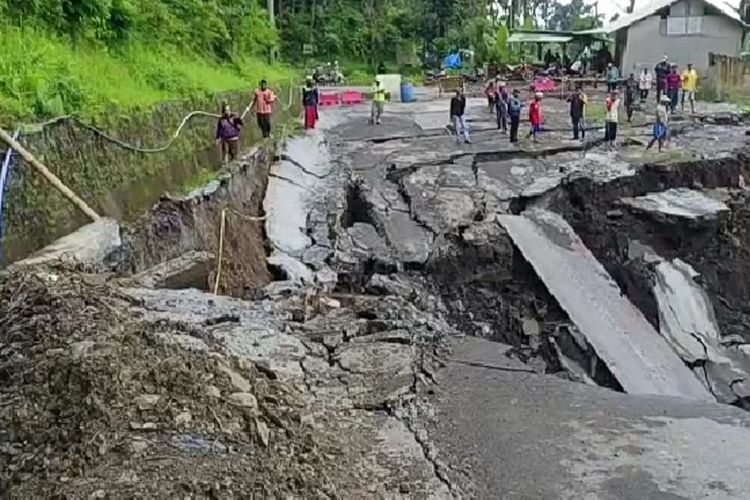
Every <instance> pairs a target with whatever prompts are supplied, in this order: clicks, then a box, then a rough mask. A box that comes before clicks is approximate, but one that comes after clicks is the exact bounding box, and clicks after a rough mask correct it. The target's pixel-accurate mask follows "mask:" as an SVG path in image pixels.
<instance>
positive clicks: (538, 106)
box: [529, 92, 544, 142]
mask: <svg viewBox="0 0 750 500" xmlns="http://www.w3.org/2000/svg"><path fill="white" fill-rule="evenodd" d="M543 97H544V94H542V93H541V92H537V93H536V94H534V100H533V101H531V104H529V121H530V122H531V132H529V136H531V137H533V138H534V142H537V141H538V140H539V139H538V136H539V134H541V133H542V124H543V123H544V115H543V113H542V98H543Z"/></svg>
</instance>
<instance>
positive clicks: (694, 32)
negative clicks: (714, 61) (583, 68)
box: [602, 0, 748, 74]
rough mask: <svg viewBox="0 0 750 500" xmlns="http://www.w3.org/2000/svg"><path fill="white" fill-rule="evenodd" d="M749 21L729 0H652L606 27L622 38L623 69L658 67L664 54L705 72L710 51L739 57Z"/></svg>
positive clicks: (618, 56)
mask: <svg viewBox="0 0 750 500" xmlns="http://www.w3.org/2000/svg"><path fill="white" fill-rule="evenodd" d="M747 28H748V25H747V24H745V23H744V22H743V20H742V18H741V17H740V14H739V12H738V11H737V9H735V8H734V7H732V6H731V5H729V4H728V3H726V1H724V0H652V1H651V2H650V3H649V4H648V5H646V6H644V7H643V8H641V9H638V10H637V11H635V12H633V13H632V14H626V15H624V16H622V17H620V18H618V19H616V20H615V21H613V22H612V23H610V24H609V25H608V26H605V27H604V28H603V29H602V31H603V32H605V33H607V34H610V35H613V36H614V38H615V41H616V49H615V61H616V62H617V64H618V65H619V66H620V68H621V69H622V72H623V74H628V73H631V72H636V73H637V72H638V71H639V70H640V69H641V68H644V67H648V68H653V67H654V66H655V65H656V63H657V62H659V61H660V60H661V58H662V56H664V55H667V56H669V60H670V62H673V63H675V64H678V65H679V66H680V67H684V66H685V65H687V63H693V65H694V66H695V68H696V69H697V70H698V71H699V72H703V71H706V70H707V69H708V66H709V54H710V53H714V54H722V55H727V56H733V57H738V56H739V55H740V52H741V50H742V46H743V42H744V38H745V32H746V30H747Z"/></svg>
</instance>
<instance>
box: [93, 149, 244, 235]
mask: <svg viewBox="0 0 750 500" xmlns="http://www.w3.org/2000/svg"><path fill="white" fill-rule="evenodd" d="M247 142H250V141H247ZM192 160H193V161H191V162H184V163H180V164H177V165H172V166H170V167H169V168H165V169H163V170H161V171H160V172H157V173H155V174H153V175H150V176H147V177H144V178H141V179H138V180H136V181H134V182H132V183H129V184H126V185H123V186H118V187H117V188H116V189H113V190H111V191H109V192H108V193H106V194H105V195H104V196H103V197H102V198H101V199H100V200H98V203H97V204H98V205H99V206H100V207H101V211H102V213H103V214H104V215H107V216H108V217H113V218H115V219H117V220H119V221H124V222H131V221H133V220H134V219H135V218H137V217H138V216H139V215H140V214H142V213H143V212H144V211H145V210H146V209H148V208H149V207H150V206H151V205H153V204H154V203H156V201H157V200H159V198H160V197H161V196H162V195H163V194H164V193H173V194H177V193H179V192H180V191H181V190H183V189H184V187H185V186H190V184H191V183H192V182H194V181H195V179H196V178H197V177H198V176H199V174H201V173H202V172H205V171H210V172H216V171H218V170H219V168H221V161H220V158H219V154H218V152H217V150H216V148H215V147H207V148H204V149H203V150H202V151H200V152H199V153H197V154H196V155H195V156H194V157H193V158H192Z"/></svg>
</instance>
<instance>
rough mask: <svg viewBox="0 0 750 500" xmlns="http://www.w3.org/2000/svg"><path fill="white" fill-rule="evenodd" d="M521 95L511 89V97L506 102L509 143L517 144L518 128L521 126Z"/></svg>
mask: <svg viewBox="0 0 750 500" xmlns="http://www.w3.org/2000/svg"><path fill="white" fill-rule="evenodd" d="M521 108H523V102H522V101H521V93H520V92H519V90H518V89H513V95H512V96H511V98H510V99H509V100H508V118H510V142H518V126H519V125H520V124H521Z"/></svg>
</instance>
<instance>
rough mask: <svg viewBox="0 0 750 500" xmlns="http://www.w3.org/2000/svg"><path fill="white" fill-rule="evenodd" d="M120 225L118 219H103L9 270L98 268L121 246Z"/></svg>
mask: <svg viewBox="0 0 750 500" xmlns="http://www.w3.org/2000/svg"><path fill="white" fill-rule="evenodd" d="M120 243H121V241H120V225H119V224H118V223H117V221H116V220H114V219H107V218H102V219H99V220H98V221H96V222H92V223H91V224H87V225H85V226H83V227H82V228H80V229H79V230H77V231H75V232H73V233H70V234H69V235H67V236H64V237H62V238H60V239H59V240H57V241H55V242H54V243H52V244H51V245H48V246H46V247H44V248H42V249H41V250H39V251H38V252H36V253H35V254H33V255H32V256H30V257H28V258H26V259H24V260H21V261H18V262H16V263H14V264H12V265H11V266H9V269H16V268H20V267H25V266H38V265H40V264H49V263H52V262H55V261H65V262H77V263H80V264H89V265H98V264H101V263H102V262H103V261H104V258H105V257H107V255H109V254H110V252H112V250H114V249H115V248H117V247H119V246H120Z"/></svg>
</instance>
